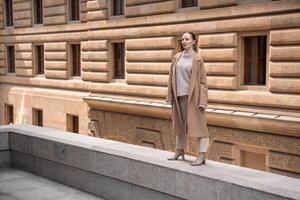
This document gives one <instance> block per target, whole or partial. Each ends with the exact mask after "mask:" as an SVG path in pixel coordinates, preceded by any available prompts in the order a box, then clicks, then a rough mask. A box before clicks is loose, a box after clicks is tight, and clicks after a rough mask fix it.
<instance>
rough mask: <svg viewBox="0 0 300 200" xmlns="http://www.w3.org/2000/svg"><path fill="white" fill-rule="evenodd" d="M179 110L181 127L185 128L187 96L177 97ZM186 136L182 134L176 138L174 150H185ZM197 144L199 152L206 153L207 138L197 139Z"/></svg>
mask: <svg viewBox="0 0 300 200" xmlns="http://www.w3.org/2000/svg"><path fill="white" fill-rule="evenodd" d="M177 100H178V104H179V109H180V113H181V118H182V122H183V125H184V126H186V118H187V102H188V96H187V95H186V96H179V97H177ZM186 137H187V136H186V134H185V133H182V134H179V135H177V136H176V149H185V148H186ZM198 143H199V152H207V150H208V146H209V138H198Z"/></svg>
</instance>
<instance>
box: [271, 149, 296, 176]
mask: <svg viewBox="0 0 300 200" xmlns="http://www.w3.org/2000/svg"><path fill="white" fill-rule="evenodd" d="M269 166H270V167H272V168H277V169H281V170H286V171H292V172H295V173H300V155H293V154H287V153H283V152H275V151H271V152H270V156H269Z"/></svg>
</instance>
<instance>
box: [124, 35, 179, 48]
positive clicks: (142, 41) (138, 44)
mask: <svg viewBox="0 0 300 200" xmlns="http://www.w3.org/2000/svg"><path fill="white" fill-rule="evenodd" d="M125 42H126V49H127V50H149V49H172V48H174V47H175V38H174V37H155V38H136V39H127V40H126V41H125Z"/></svg>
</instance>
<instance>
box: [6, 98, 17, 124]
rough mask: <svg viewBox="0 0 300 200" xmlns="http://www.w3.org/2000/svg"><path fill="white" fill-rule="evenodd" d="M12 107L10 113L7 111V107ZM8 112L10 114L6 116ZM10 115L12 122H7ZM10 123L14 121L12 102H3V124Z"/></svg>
mask: <svg viewBox="0 0 300 200" xmlns="http://www.w3.org/2000/svg"><path fill="white" fill-rule="evenodd" d="M10 106H11V107H12V113H10V112H8V107H10ZM8 113H9V114H10V115H9V116H10V117H8ZM11 116H12V121H13V122H9V121H10V120H9V119H8V118H11ZM10 123H13V124H14V123H15V116H14V105H13V104H9V103H5V104H4V124H6V125H8V124H10Z"/></svg>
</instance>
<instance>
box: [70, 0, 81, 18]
mask: <svg viewBox="0 0 300 200" xmlns="http://www.w3.org/2000/svg"><path fill="white" fill-rule="evenodd" d="M69 5H70V20H71V21H75V20H79V15H80V2H79V0H69Z"/></svg>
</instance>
